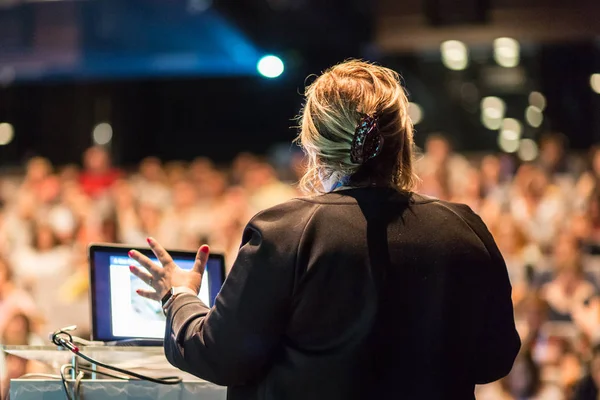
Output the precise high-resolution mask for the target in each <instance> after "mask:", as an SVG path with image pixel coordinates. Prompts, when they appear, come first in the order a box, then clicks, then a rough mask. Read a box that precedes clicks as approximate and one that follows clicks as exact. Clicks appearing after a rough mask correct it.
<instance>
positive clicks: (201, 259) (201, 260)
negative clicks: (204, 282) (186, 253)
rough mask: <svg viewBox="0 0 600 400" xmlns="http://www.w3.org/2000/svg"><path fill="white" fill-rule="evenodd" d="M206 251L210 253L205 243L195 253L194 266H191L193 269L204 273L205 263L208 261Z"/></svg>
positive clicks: (201, 273)
mask: <svg viewBox="0 0 600 400" xmlns="http://www.w3.org/2000/svg"><path fill="white" fill-rule="evenodd" d="M208 253H210V248H209V247H208V246H207V245H202V246H200V248H199V249H198V252H197V253H196V261H194V267H193V268H192V270H193V271H195V272H197V273H199V274H200V275H204V270H205V269H206V263H207V262H208Z"/></svg>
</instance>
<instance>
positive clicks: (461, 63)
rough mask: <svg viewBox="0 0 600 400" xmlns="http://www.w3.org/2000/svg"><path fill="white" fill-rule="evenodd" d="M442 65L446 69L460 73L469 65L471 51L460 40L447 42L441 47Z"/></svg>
mask: <svg viewBox="0 0 600 400" xmlns="http://www.w3.org/2000/svg"><path fill="white" fill-rule="evenodd" d="M440 51H441V52H442V63H443V64H444V65H445V66H446V68H448V69H451V70H454V71H460V70H463V69H465V68H467V65H469V49H468V48H467V45H465V44H464V43H463V42H460V41H458V40H447V41H445V42H443V43H442V44H441V46H440Z"/></svg>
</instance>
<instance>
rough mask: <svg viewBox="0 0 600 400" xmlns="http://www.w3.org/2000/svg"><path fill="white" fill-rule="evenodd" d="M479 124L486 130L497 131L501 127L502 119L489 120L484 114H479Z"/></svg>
mask: <svg viewBox="0 0 600 400" xmlns="http://www.w3.org/2000/svg"><path fill="white" fill-rule="evenodd" d="M481 123H482V124H483V126H485V127H486V128H487V129H489V130H492V131H497V130H498V129H500V127H501V126H502V118H491V117H490V116H488V115H487V114H485V113H481Z"/></svg>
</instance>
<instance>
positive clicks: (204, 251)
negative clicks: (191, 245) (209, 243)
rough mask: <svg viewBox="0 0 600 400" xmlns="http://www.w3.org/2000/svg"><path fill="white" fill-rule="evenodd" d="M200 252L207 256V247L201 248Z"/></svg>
mask: <svg viewBox="0 0 600 400" xmlns="http://www.w3.org/2000/svg"><path fill="white" fill-rule="evenodd" d="M200 251H201V252H203V253H204V254H208V247H203V248H201V249H200Z"/></svg>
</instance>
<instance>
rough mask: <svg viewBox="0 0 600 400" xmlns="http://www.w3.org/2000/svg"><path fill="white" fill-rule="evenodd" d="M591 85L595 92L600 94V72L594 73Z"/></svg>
mask: <svg viewBox="0 0 600 400" xmlns="http://www.w3.org/2000/svg"><path fill="white" fill-rule="evenodd" d="M590 85H591V86H592V90H593V91H594V92H596V93H598V94H600V74H592V76H591V77H590Z"/></svg>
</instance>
